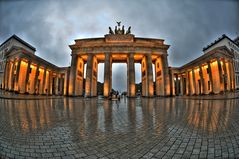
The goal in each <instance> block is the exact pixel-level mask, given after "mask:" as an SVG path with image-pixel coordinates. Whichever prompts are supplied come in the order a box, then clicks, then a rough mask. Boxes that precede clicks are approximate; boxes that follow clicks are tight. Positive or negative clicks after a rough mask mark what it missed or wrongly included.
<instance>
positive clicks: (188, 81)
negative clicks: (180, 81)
mask: <svg viewBox="0 0 239 159" xmlns="http://www.w3.org/2000/svg"><path fill="white" fill-rule="evenodd" d="M186 83H187V87H186V88H187V91H186V92H187V95H191V87H190V73H189V71H187V72H186Z"/></svg>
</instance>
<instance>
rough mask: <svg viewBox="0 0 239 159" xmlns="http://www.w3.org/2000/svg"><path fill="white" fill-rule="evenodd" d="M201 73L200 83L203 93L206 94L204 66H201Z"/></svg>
mask: <svg viewBox="0 0 239 159" xmlns="http://www.w3.org/2000/svg"><path fill="white" fill-rule="evenodd" d="M199 69H200V70H199V75H200V83H201V88H200V89H201V93H202V94H205V92H206V90H205V88H206V87H205V82H204V78H203V72H202V66H199Z"/></svg>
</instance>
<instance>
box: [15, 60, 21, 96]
mask: <svg viewBox="0 0 239 159" xmlns="http://www.w3.org/2000/svg"><path fill="white" fill-rule="evenodd" d="M20 66H21V57H19V59H18V63H17V70H16V81H15V84H14V91H16V92H19V86H18V80H19V75H20V74H19V72H20Z"/></svg>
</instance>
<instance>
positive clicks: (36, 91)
mask: <svg viewBox="0 0 239 159" xmlns="http://www.w3.org/2000/svg"><path fill="white" fill-rule="evenodd" d="M38 76H39V65H38V64H37V68H36V74H35V77H34V94H38V93H39V88H37V82H38Z"/></svg>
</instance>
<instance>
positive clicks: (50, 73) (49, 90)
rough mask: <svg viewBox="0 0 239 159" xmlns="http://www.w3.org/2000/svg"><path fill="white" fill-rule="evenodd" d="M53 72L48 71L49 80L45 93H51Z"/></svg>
mask: <svg viewBox="0 0 239 159" xmlns="http://www.w3.org/2000/svg"><path fill="white" fill-rule="evenodd" d="M52 76H53V72H52V71H49V76H48V78H49V80H48V83H47V85H48V86H47V90H48V91H47V95H52V82H53V77H52Z"/></svg>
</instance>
